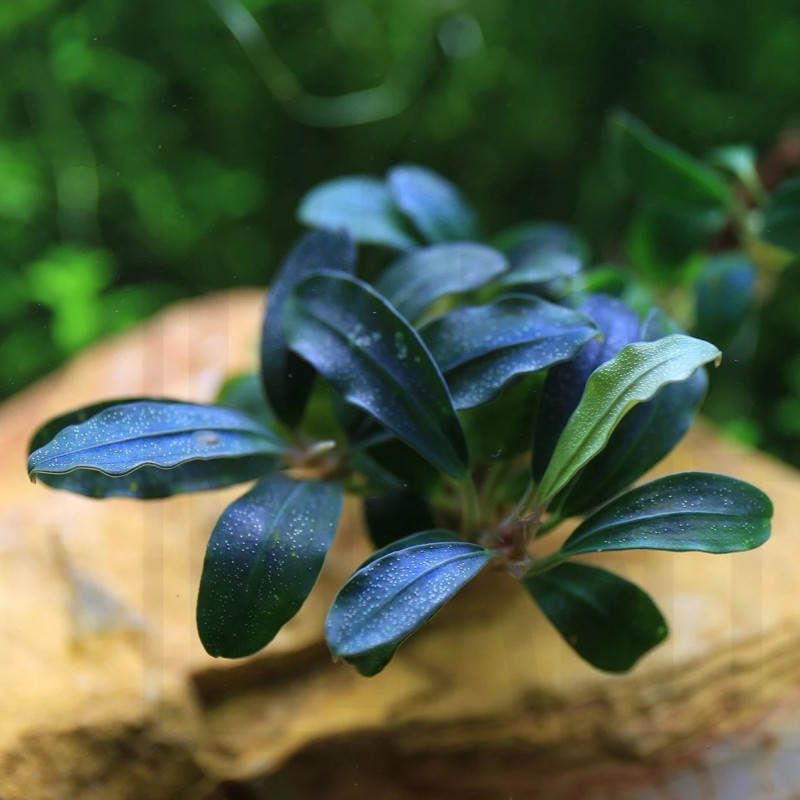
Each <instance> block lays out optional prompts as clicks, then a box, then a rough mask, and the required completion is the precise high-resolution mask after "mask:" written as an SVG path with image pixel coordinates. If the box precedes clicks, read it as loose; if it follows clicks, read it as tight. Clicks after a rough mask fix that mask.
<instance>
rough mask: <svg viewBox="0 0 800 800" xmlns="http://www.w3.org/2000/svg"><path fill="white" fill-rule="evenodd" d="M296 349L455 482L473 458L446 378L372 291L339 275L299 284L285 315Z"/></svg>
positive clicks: (415, 337) (406, 326) (350, 399)
mask: <svg viewBox="0 0 800 800" xmlns="http://www.w3.org/2000/svg"><path fill="white" fill-rule="evenodd" d="M284 315H285V322H286V332H287V337H288V339H289V343H290V345H291V347H292V349H293V350H295V351H296V352H298V353H299V354H300V355H301V356H302V357H303V358H304V359H306V361H309V362H310V363H311V364H313V365H314V367H315V368H316V369H317V370H318V371H319V373H320V374H321V375H323V376H324V377H325V379H326V380H328V381H329V382H330V383H331V384H332V385H333V387H334V388H335V389H336V390H337V391H338V392H339V393H340V394H342V395H343V396H344V398H345V399H346V400H347V401H348V402H350V403H352V404H353V405H355V406H358V407H359V408H362V409H363V410H364V411H366V412H367V413H369V414H371V415H372V416H373V417H375V419H377V420H378V421H379V422H381V423H382V424H383V425H385V426H386V427H387V428H388V429H389V430H390V431H392V432H393V433H394V434H396V435H397V436H398V437H399V438H400V439H402V440H403V441H404V442H406V444H408V445H409V446H410V447H412V448H414V449H415V450H417V451H418V452H419V453H420V454H421V455H423V456H424V457H425V458H427V459H429V460H430V461H431V462H432V463H433V464H435V465H436V466H437V467H439V468H440V469H442V470H444V471H445V472H447V473H448V474H449V475H452V476H453V477H456V478H460V477H462V476H463V475H464V474H465V472H466V470H467V466H468V463H469V454H468V452H467V445H466V441H465V439H464V433H463V431H462V430H461V424H460V423H459V421H458V417H457V415H456V412H455V409H454V408H453V403H452V400H451V399H450V395H449V393H448V391H447V387H446V385H445V383H444V379H443V378H442V376H441V373H440V372H439V370H438V368H437V367H436V364H435V363H434V361H433V359H432V358H431V356H430V354H429V353H428V351H427V349H426V348H425V345H424V344H423V343H422V340H421V339H420V338H419V335H418V334H417V332H416V331H415V330H414V329H413V328H412V327H411V326H410V325H409V324H408V322H406V320H404V319H403V317H401V316H400V315H399V314H398V313H397V312H396V311H395V310H394V308H392V306H391V305H389V303H387V302H386V300H385V299H384V298H382V297H381V296H380V295H379V294H378V293H377V292H375V290H374V289H372V288H371V287H369V286H368V285H367V284H365V283H363V282H361V281H359V280H356V279H355V278H348V277H345V276H341V275H335V274H333V273H331V274H327V275H315V276H312V277H310V278H306V279H305V280H304V281H302V282H301V283H300V284H298V286H297V288H296V290H295V293H294V295H293V296H292V297H291V298H290V299H289V302H288V303H287V305H286V309H285V312H284Z"/></svg>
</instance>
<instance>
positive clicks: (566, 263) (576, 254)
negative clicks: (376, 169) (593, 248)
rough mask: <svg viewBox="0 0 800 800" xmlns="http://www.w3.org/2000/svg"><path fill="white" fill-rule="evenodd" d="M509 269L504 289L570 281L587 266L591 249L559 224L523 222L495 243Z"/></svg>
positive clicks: (505, 277)
mask: <svg viewBox="0 0 800 800" xmlns="http://www.w3.org/2000/svg"><path fill="white" fill-rule="evenodd" d="M495 241H497V242H499V244H498V245H497V246H498V247H499V248H500V249H501V250H503V252H505V253H507V255H508V261H509V264H510V269H509V270H508V272H507V273H506V274H505V275H503V276H502V277H501V278H500V279H499V280H498V284H499V285H501V286H523V285H529V284H540V283H548V282H550V281H554V280H559V279H564V278H571V277H573V276H574V275H576V274H577V273H578V272H580V271H581V269H582V268H583V267H584V265H585V264H586V262H587V261H588V258H589V248H588V246H587V245H586V242H584V241H583V239H581V238H580V237H579V236H578V235H577V234H576V233H575V232H574V231H573V230H572V229H570V228H568V227H567V226H565V225H559V224H558V223H556V222H540V223H524V224H522V225H516V226H514V227H513V228H511V229H510V230H508V231H505V232H504V233H502V234H500V236H499V237H497V239H496V240H495Z"/></svg>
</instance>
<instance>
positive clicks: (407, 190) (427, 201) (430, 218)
mask: <svg viewBox="0 0 800 800" xmlns="http://www.w3.org/2000/svg"><path fill="white" fill-rule="evenodd" d="M386 177H387V181H388V184H389V191H390V192H391V195H392V198H393V199H394V202H395V204H396V205H397V207H398V208H399V209H400V210H401V211H402V212H403V213H404V214H405V215H406V216H407V217H408V218H409V219H410V220H411V221H412V222H413V223H414V226H415V227H416V228H417V230H418V231H419V232H420V233H421V234H422V235H423V236H424V237H425V239H426V240H427V241H429V242H454V241H459V240H465V239H478V238H480V230H479V228H478V219H477V217H476V215H475V212H474V210H473V209H472V207H471V206H470V205H469V203H468V202H467V201H466V200H465V199H464V197H463V196H462V194H461V192H459V191H458V189H457V188H456V187H455V186H453V184H452V183H450V182H449V181H447V180H445V179H444V178H443V177H442V176H441V175H437V174H436V173H435V172H432V171H431V170H429V169H425V168H424V167H418V166H414V165H413V164H404V165H402V166H399V167H395V168H394V169H390V170H389V172H388V174H387V176H386Z"/></svg>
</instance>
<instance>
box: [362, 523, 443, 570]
mask: <svg viewBox="0 0 800 800" xmlns="http://www.w3.org/2000/svg"><path fill="white" fill-rule="evenodd" d="M458 541H459V538H458V536H457V535H456V534H455V533H453V531H447V530H444V529H443V528H433V529H431V530H424V531H418V532H417V533H410V534H408V535H407V536H404V537H403V538H402V539H397V540H396V541H394V542H391V543H390V544H387V545H384V546H383V547H381V548H380V550H376V551H375V552H374V553H373V554H372V555H371V556H370V557H369V558H368V559H367V560H366V561H365V562H364V563H363V564H362V565H361V566H360V567H359V569H364V567H366V566H367V564H371V563H372V562H373V561H377V560H378V559H380V558H383V557H384V556H388V555H389V553H396V552H397V551H398V550H405V549H406V548H408V547H414V546H415V545H418V544H438V543H441V542H458Z"/></svg>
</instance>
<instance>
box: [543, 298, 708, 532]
mask: <svg viewBox="0 0 800 800" xmlns="http://www.w3.org/2000/svg"><path fill="white" fill-rule="evenodd" d="M677 332H678V328H677V326H676V325H675V324H674V323H673V322H672V320H670V319H669V318H668V317H667V316H666V315H665V314H664V313H663V312H661V311H660V310H659V309H654V310H653V311H652V312H651V313H650V315H649V317H648V319H647V320H646V321H645V323H644V324H643V326H642V333H641V339H642V340H643V341H654V340H656V339H660V338H662V337H664V336H667V335H669V334H671V333H677ZM707 386H708V376H707V374H706V371H705V370H704V369H698V370H697V372H695V373H694V375H692V376H691V377H690V378H688V379H687V380H685V381H680V382H678V383H671V384H668V385H666V386H664V387H662V388H661V389H660V390H659V391H658V393H657V394H656V396H655V397H654V398H653V399H652V400H650V401H648V402H646V403H640V404H639V405H637V406H636V407H635V408H632V409H631V410H630V411H629V412H628V413H627V414H626V415H625V417H623V419H622V420H621V421H620V423H619V425H617V427H616V428H615V429H614V432H613V433H612V434H611V437H610V438H609V440H608V444H607V445H606V446H605V448H603V450H601V451H600V452H599V453H598V454H597V455H596V456H595V457H594V458H593V459H592V460H591V461H590V462H589V463H588V464H587V465H586V466H585V467H584V468H583V469H582V470H581V471H580V472H579V473H578V474H577V475H576V476H575V477H574V478H573V479H572V480H571V481H570V482H569V484H568V485H567V487H566V488H565V489H564V491H563V492H562V493H561V495H560V496H559V497H558V498H557V499H556V500H555V501H554V502H553V504H552V507H554V508H557V509H558V510H559V513H560V514H561V515H562V516H564V517H571V516H576V515H578V514H584V513H585V512H586V511H589V510H591V509H593V508H596V507H597V506H599V505H600V504H601V503H604V502H606V501H607V500H609V499H610V498H612V497H614V496H615V495H616V494H618V493H619V492H621V491H622V490H623V489H625V488H627V487H628V486H630V485H631V484H632V483H633V482H634V481H635V480H637V479H638V478H639V477H641V476H642V475H644V473H645V472H647V470H649V469H650V468H651V467H653V466H655V465H656V464H657V463H658V462H659V461H661V459H662V458H664V457H665V456H666V455H667V454H668V453H669V452H670V451H671V450H672V449H673V447H675V445H676V444H677V443H678V442H679V441H680V440H681V439H682V438H683V436H684V435H685V433H686V432H687V431H688V430H689V427H690V426H691V424H692V420H693V419H694V414H695V412H696V411H697V408H698V406H699V405H700V402H701V401H702V399H703V396H704V395H705V392H706V388H707Z"/></svg>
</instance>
